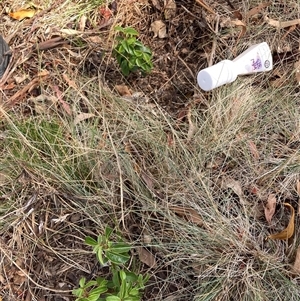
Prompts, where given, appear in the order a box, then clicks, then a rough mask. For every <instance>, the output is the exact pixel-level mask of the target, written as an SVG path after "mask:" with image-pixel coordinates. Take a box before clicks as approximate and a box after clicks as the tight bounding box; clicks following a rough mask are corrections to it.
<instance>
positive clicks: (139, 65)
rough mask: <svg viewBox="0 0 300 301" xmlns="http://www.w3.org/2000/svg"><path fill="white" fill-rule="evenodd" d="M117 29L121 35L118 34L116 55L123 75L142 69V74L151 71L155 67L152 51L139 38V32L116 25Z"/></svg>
mask: <svg viewBox="0 0 300 301" xmlns="http://www.w3.org/2000/svg"><path fill="white" fill-rule="evenodd" d="M115 30H116V31H118V32H120V33H121V35H119V36H117V38H116V39H117V41H119V43H118V45H117V46H116V47H115V48H114V55H115V57H116V58H117V61H118V64H119V66H120V68H121V71H122V73H123V75H125V76H127V75H129V73H130V72H134V71H137V70H140V71H141V72H142V74H146V73H149V72H150V71H151V69H152V67H153V64H152V61H151V59H152V52H151V50H150V49H149V48H148V47H146V46H144V44H143V43H142V42H140V41H138V40H137V38H136V37H137V36H138V34H139V33H138V32H137V31H136V30H135V29H133V28H131V27H126V28H123V27H121V26H116V27H115Z"/></svg>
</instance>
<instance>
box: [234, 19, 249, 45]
mask: <svg viewBox="0 0 300 301" xmlns="http://www.w3.org/2000/svg"><path fill="white" fill-rule="evenodd" d="M231 24H232V25H234V26H241V27H242V30H241V32H240V34H239V36H238V39H237V41H238V40H239V39H240V38H241V37H242V36H244V35H245V33H246V30H247V27H246V24H245V23H244V22H243V21H241V20H233V21H231Z"/></svg>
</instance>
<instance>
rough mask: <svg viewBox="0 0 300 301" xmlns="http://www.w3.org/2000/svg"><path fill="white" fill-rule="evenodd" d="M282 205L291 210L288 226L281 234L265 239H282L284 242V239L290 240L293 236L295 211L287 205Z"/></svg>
mask: <svg viewBox="0 0 300 301" xmlns="http://www.w3.org/2000/svg"><path fill="white" fill-rule="evenodd" d="M283 205H284V206H286V207H289V208H290V209H291V217H290V221H289V224H288V226H287V227H286V228H285V229H284V230H282V231H281V232H279V233H276V234H271V235H269V236H268V237H267V238H269V239H282V240H285V239H289V238H291V237H292V236H293V234H294V230H295V209H294V208H293V206H292V205H290V204H289V203H284V204H283Z"/></svg>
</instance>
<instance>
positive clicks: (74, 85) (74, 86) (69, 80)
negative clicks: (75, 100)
mask: <svg viewBox="0 0 300 301" xmlns="http://www.w3.org/2000/svg"><path fill="white" fill-rule="evenodd" d="M62 76H63V78H64V80H65V81H66V82H67V84H68V85H69V86H70V87H72V88H73V89H75V90H78V87H77V85H76V83H75V81H73V80H71V79H70V78H69V76H68V75H67V74H66V73H64V74H63V75H62Z"/></svg>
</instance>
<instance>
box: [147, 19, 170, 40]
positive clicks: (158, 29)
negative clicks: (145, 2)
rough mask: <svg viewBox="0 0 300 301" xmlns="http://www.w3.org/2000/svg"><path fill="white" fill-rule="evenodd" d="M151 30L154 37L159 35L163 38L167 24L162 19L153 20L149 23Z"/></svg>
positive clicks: (165, 34) (165, 35)
mask: <svg viewBox="0 0 300 301" xmlns="http://www.w3.org/2000/svg"><path fill="white" fill-rule="evenodd" d="M151 31H153V32H154V38H156V37H159V38H160V39H164V38H166V37H167V36H168V35H167V26H166V24H165V23H164V22H163V21H162V20H157V21H154V22H153V23H152V24H151Z"/></svg>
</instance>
